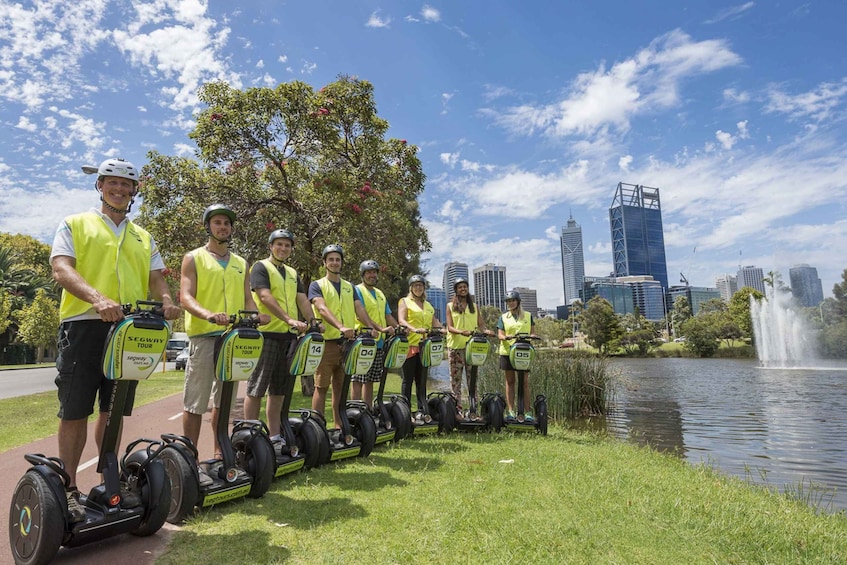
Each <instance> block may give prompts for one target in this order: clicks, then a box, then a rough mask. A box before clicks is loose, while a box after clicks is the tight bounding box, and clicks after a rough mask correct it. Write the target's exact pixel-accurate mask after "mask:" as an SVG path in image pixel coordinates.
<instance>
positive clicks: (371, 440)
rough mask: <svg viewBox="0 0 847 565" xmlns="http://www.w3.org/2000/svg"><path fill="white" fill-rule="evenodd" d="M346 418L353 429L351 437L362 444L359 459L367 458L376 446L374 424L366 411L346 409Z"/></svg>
mask: <svg viewBox="0 0 847 565" xmlns="http://www.w3.org/2000/svg"><path fill="white" fill-rule="evenodd" d="M347 418H348V419H349V420H350V425H351V426H352V427H353V435H354V436H356V438H357V439H358V440H359V443H361V444H362V446H361V447H360V448H359V457H367V456H368V455H370V454H371V452H372V451H373V449H374V446H375V445H376V422H374V419H373V417H372V416H371V415H370V413H369V412H368V411H367V410H362V409H361V408H348V409H347Z"/></svg>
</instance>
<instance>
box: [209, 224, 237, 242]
mask: <svg viewBox="0 0 847 565" xmlns="http://www.w3.org/2000/svg"><path fill="white" fill-rule="evenodd" d="M206 233H207V234H209V237H211V238H212V239H214V240H215V241H217V242H218V243H223V244H224V245H226V244H228V243H229V242H230V241H232V233H230V235H229V237H228V238H226V239H218V238H217V237H215V234H213V233H212V228H210V227H209V224H206Z"/></svg>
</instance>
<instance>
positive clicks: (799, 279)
mask: <svg viewBox="0 0 847 565" xmlns="http://www.w3.org/2000/svg"><path fill="white" fill-rule="evenodd" d="M788 277H789V279H790V280H791V294H793V295H794V298H796V299H797V302H798V303H799V304H800V306H804V307H807V308H809V307H814V306H817V305H818V304H820V303H821V302H823V285H822V284H821V280H820V279H819V278H818V270H817V269H816V268H815V267H810V266H809V265H806V264H802V265H795V266H793V267H791V268H790V269H788Z"/></svg>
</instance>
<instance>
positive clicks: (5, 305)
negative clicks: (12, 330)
mask: <svg viewBox="0 0 847 565" xmlns="http://www.w3.org/2000/svg"><path fill="white" fill-rule="evenodd" d="M11 314H12V296H11V295H10V294H9V292H8V291H6V290H5V289H0V334H2V333H3V332H5V331H6V330H7V329H8V328H9V325H10V324H11V323H12V320H11V317H10V316H11Z"/></svg>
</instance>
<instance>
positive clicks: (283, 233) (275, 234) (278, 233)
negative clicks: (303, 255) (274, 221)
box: [268, 230, 294, 246]
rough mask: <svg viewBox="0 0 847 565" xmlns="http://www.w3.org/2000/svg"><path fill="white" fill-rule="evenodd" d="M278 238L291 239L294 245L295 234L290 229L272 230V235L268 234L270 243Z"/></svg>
mask: <svg viewBox="0 0 847 565" xmlns="http://www.w3.org/2000/svg"><path fill="white" fill-rule="evenodd" d="M277 239H287V240H289V241H291V245H292V246H293V245H294V234H293V233H291V232H290V231H288V230H274V231H272V232H271V235H269V236H268V245H270V244H272V243H273V242H274V240H277Z"/></svg>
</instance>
